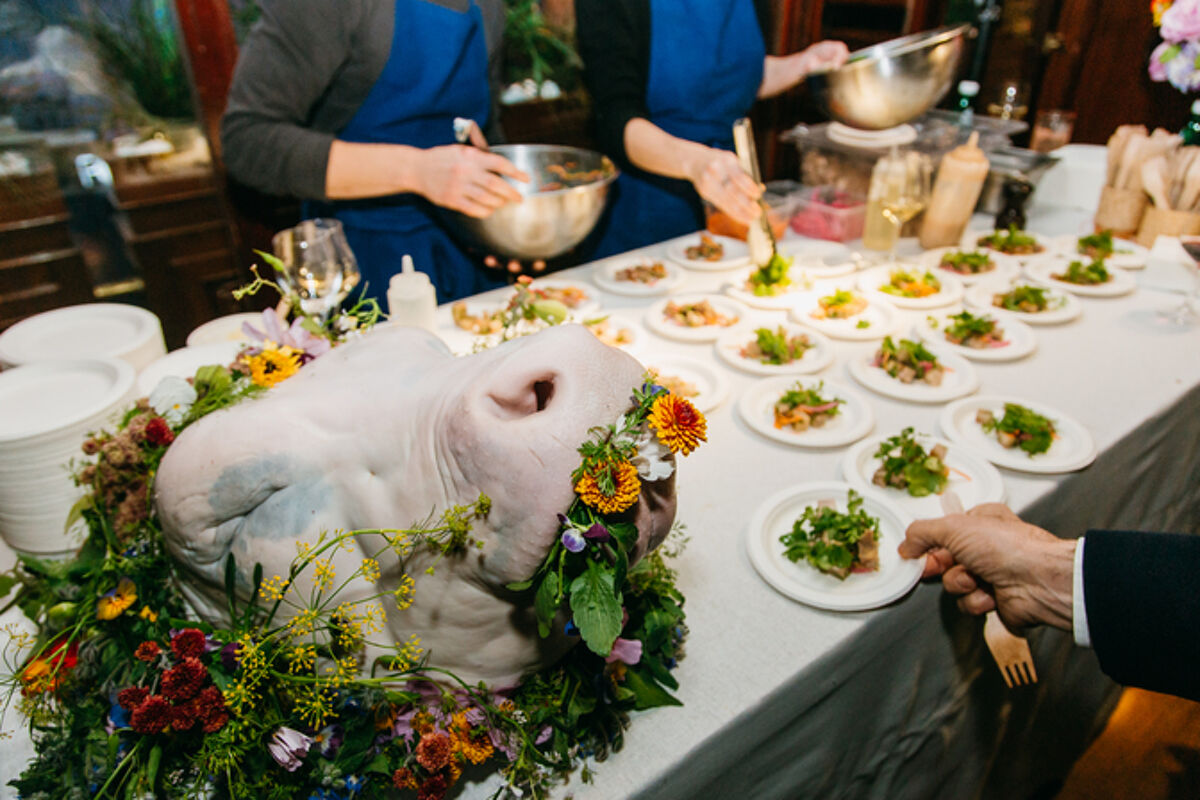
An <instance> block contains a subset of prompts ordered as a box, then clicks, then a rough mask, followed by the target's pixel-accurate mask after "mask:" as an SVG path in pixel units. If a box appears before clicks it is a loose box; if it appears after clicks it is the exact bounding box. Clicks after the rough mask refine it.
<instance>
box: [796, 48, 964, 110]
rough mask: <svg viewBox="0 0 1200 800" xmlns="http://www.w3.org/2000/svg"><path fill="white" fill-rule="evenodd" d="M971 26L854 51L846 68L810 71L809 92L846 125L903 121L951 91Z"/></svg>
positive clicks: (927, 108) (926, 108)
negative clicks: (964, 38)
mask: <svg viewBox="0 0 1200 800" xmlns="http://www.w3.org/2000/svg"><path fill="white" fill-rule="evenodd" d="M970 28H971V26H970V25H955V26H947V27H944V28H937V29H935V30H931V31H925V32H923V33H914V34H913V35H911V36H904V37H901V38H899V39H892V40H891V41H887V42H883V43H881V44H877V45H874V46H873V47H867V48H864V49H862V50H856V51H855V52H853V53H851V54H850V59H849V60H848V61H847V62H846V63H845V64H844V65H843V66H842V67H840V68H838V69H835V70H831V71H829V72H818V73H815V74H813V75H809V76H808V79H807V83H808V90H809V91H810V92H811V93H812V95H813V97H814V98H815V99H816V100H817V102H818V103H819V104H820V105H821V106H822V107H823V108H824V109H825V112H826V113H828V114H829V116H830V117H832V118H833V119H835V120H837V121H838V122H841V123H843V124H845V125H851V126H853V127H855V128H866V129H868V130H881V129H883V128H891V127H895V126H896V125H901V124H903V123H905V122H908V121H909V120H911V119H915V118H916V117H918V116H920V115H921V114H923V113H924V112H926V111H928V110H929V109H930V108H933V106H935V105H936V104H937V103H938V101H939V100H941V99H942V98H943V97H944V96H945V95H946V92H948V91H949V90H950V86H951V84H952V83H953V82H954V78H955V75H956V74H957V70H958V62H959V59H960V58H961V57H962V51H963V36H964V35H965V34H966V32H967V31H968V30H970Z"/></svg>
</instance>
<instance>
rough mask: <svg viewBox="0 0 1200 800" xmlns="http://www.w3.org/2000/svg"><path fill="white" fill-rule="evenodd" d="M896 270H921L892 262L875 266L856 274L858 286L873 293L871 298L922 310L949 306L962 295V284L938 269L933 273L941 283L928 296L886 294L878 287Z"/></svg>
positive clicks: (897, 305)
mask: <svg viewBox="0 0 1200 800" xmlns="http://www.w3.org/2000/svg"><path fill="white" fill-rule="evenodd" d="M898 270H905V271H909V270H912V271H914V272H921V271H923V270H922V269H921V268H910V267H905V266H903V265H900V266H896V265H894V264H886V265H884V266H882V267H875V268H874V269H869V270H867V271H866V272H864V273H862V274H861V275H859V276H858V288H860V289H862V290H863V291H864V292H868V293H869V294H871V295H874V297H873V298H872V299H873V300H883V301H884V302H886V303H891V304H892V305H894V306H896V307H897V308H912V309H917V310H924V309H929V308H938V307H940V306H949V305H953V304H955V303H957V302H958V301H959V300H961V299H962V296H963V284H962V281H960V280H959V279H958V278H956V277H955V276H954V275H951V274H948V273H945V272H943V271H938V272H937V273H935V272H934V271H933V270H929V272H930V273H931V274H933V275H934V276H935V277H936V278H937V279H938V282H939V283H941V285H942V288H941V290H940V291H938V292H935V293H934V294H931V295H929V296H928V297H902V296H900V295H897V294H888V293H887V292H884V291H882V290H881V289H880V287H881V286H884V285H886V284H887V283H888V282H889V281H891V279H892V273H893V272H896V271H898Z"/></svg>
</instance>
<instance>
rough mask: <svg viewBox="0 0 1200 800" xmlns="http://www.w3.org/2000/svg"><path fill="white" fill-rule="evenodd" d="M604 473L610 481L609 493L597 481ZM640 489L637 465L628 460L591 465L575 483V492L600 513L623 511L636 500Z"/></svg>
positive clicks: (640, 483)
mask: <svg viewBox="0 0 1200 800" xmlns="http://www.w3.org/2000/svg"><path fill="white" fill-rule="evenodd" d="M605 475H607V477H608V478H609V479H611V481H612V487H613V488H612V492H611V493H606V492H605V491H604V490H603V489H602V488H601V487H600V482H599V481H600V479H601V478H602V477H605ZM641 491H642V482H641V480H640V479H639V478H638V471H637V467H635V466H634V465H633V464H630V463H629V462H628V461H610V462H607V463H604V464H598V465H596V466H593V467H592V468H591V469H590V470H588V471H587V472H585V473H583V477H581V478H580V479H579V482H578V483H576V484H575V493H576V494H578V495H579V497H580V498H581V499H582V500H583V502H585V503H587V504H588V505H589V506H591V507H592V508H594V509H596V510H597V511H599V512H600V513H601V514H616V513H619V512H621V511H624V510H625V509H627V508H629V507H630V506H632V505H633V504H634V503H636V502H637V499H638V494H639V493H640V492H641Z"/></svg>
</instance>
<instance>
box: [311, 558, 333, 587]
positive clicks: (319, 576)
mask: <svg viewBox="0 0 1200 800" xmlns="http://www.w3.org/2000/svg"><path fill="white" fill-rule="evenodd" d="M336 577H337V570H336V569H335V568H334V566H333V559H332V558H319V559H317V560H316V561H314V562H313V580H314V581H316V584H317V591H319V592H324V591H325V590H326V589H328V588H329V587H330V586H331V585H332V584H333V580H334V578H336Z"/></svg>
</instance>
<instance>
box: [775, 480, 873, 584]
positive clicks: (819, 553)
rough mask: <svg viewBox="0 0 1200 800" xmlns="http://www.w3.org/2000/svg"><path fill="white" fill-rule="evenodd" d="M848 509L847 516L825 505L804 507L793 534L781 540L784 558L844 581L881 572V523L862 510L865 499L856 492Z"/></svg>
mask: <svg viewBox="0 0 1200 800" xmlns="http://www.w3.org/2000/svg"><path fill="white" fill-rule="evenodd" d="M846 508H847V511H846V513H842V512H840V511H838V510H837V509H836V508H829V507H826V506H808V507H807V508H805V509H804V513H802V514H801V515H800V517H799V518H798V519H797V520H796V521H795V522H794V523H792V530H791V532H789V533H785V534H784V535H783V536H780V537H779V541H780V542H781V543H783V546H784V551H783V554H784V556H786V557H787V558H788V560H789V561H793V562H796V561H800V560H801V559H803V560H805V561H807V562H808V563H809V564H812V565H813V566H814V567H816V568H817V569H819V570H821V572H824V573H825V574H827V575H833V576H834V577H836V578H839V579H843V580H844V579H845V578H846V576H847V575H849V574H850V573H851V572H854V571H863V572H866V571H871V570H877V569H879V538H878V537H879V534H878V531H879V520H878V519H876V518H875V517H872V516H870V515H869V514H867V512H865V511H863V509H862V497H860V496H859V494H858V492H856V491H854V490H853V489H851V490H850V494H849V499H848V502H847V504H846Z"/></svg>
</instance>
